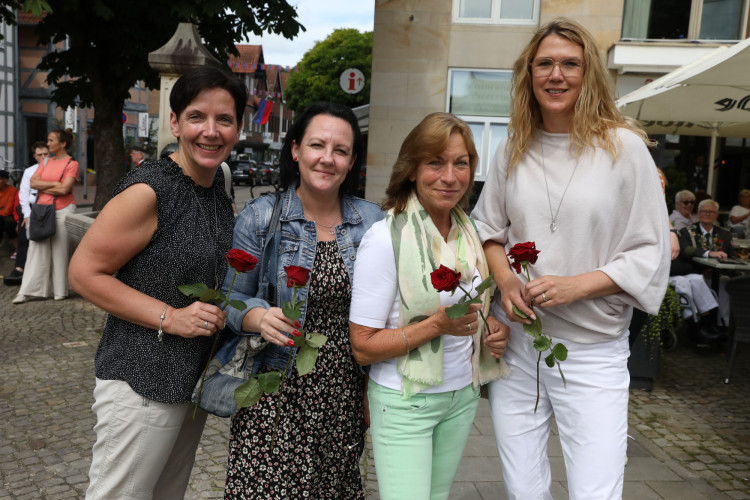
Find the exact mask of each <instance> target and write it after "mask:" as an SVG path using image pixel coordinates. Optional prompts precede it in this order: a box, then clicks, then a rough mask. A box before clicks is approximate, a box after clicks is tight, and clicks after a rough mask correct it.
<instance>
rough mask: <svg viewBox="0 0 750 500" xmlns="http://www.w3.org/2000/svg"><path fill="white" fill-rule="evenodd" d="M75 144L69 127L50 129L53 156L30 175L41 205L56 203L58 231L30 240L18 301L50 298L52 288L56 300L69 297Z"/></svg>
mask: <svg viewBox="0 0 750 500" xmlns="http://www.w3.org/2000/svg"><path fill="white" fill-rule="evenodd" d="M72 145H73V134H72V133H71V132H70V131H69V130H62V129H57V130H53V131H52V132H50V133H49V135H48V136H47V149H48V150H49V153H50V155H51V156H50V157H48V158H45V159H43V160H42V164H41V165H40V166H39V167H38V168H37V170H36V171H35V172H34V173H33V174H32V175H31V178H30V179H29V186H30V188H31V189H36V190H37V192H38V199H37V203H38V204H39V205H51V204H52V203H54V204H55V234H54V235H53V236H51V237H50V238H47V239H45V240H41V241H31V242H30V243H29V253H28V257H27V262H26V265H25V267H24V273H23V279H22V280H21V288H20V289H19V290H18V295H16V297H15V298H14V299H13V303H14V304H22V303H24V302H26V301H27V300H29V298H30V297H37V298H48V297H49V296H50V292H51V293H52V294H54V297H55V300H64V299H66V298H67V297H68V291H69V286H68V261H69V260H70V242H69V241H68V230H67V228H66V227H65V217H66V216H67V215H68V214H72V213H75V211H76V206H75V197H74V196H73V186H74V185H75V182H76V178H77V177H78V162H77V161H75V160H74V159H73V158H72V157H71V156H70V153H69V151H68V149H69V148H70V147H72Z"/></svg>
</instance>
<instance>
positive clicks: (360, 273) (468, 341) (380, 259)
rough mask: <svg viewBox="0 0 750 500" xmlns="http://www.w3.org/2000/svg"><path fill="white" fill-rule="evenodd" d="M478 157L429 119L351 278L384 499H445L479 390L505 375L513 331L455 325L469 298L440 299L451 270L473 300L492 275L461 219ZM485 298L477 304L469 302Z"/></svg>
mask: <svg viewBox="0 0 750 500" xmlns="http://www.w3.org/2000/svg"><path fill="white" fill-rule="evenodd" d="M476 166H477V151H476V148H475V147H474V141H473V139H472V135H471V130H470V129H469V127H468V126H467V125H466V123H464V122H463V121H461V120H460V119H458V118H456V117H455V116H453V115H450V114H448V113H433V114H431V115H428V116H427V117H426V118H425V119H424V120H422V122H421V123H420V124H419V125H417V126H416V127H415V128H414V129H413V130H412V131H411V132H410V133H409V135H408V136H407V137H406V139H405V140H404V143H403V144H402V146H401V150H400V152H399V155H398V158H397V159H396V164H395V165H394V167H393V172H392V173H391V181H390V184H389V185H388V189H387V191H386V196H387V198H386V201H385V204H384V208H385V209H387V210H388V213H387V216H386V220H384V221H381V222H377V223H375V224H373V226H372V228H371V229H370V231H368V232H367V234H366V235H365V237H364V238H363V239H362V244H361V245H360V247H359V254H358V256H357V263H356V265H355V269H354V290H353V292H352V306H351V314H350V328H351V333H350V335H351V339H352V350H353V352H354V357H355V358H356V359H357V361H358V362H359V363H360V364H362V365H369V366H370V381H369V387H368V391H367V393H368V397H369V402H370V422H371V427H370V433H371V435H372V442H373V450H374V453H375V468H376V469H377V471H378V493H379V494H380V498H382V499H384V500H393V499H405V498H410V499H411V498H415V499H416V498H418V499H427V498H429V499H431V500H437V499H446V498H448V495H449V494H450V488H451V484H452V483H453V478H454V476H455V474H456V470H457V469H458V464H459V462H460V460H461V455H462V453H463V449H464V447H465V445H466V441H467V440H468V437H469V431H470V430H471V426H472V423H473V421H474V415H475V413H476V409H477V404H478V402H479V385H480V384H483V383H486V382H488V381H490V380H493V379H495V378H498V377H500V376H503V375H507V369H506V366H505V363H504V362H503V361H502V360H500V357H501V356H502V354H503V352H504V351H505V347H506V345H507V336H508V327H507V326H505V325H503V324H501V323H500V322H498V321H496V320H495V319H494V318H489V330H487V329H485V326H484V324H483V322H482V320H481V318H480V316H479V314H478V311H479V310H480V309H482V310H484V313H485V317H486V312H487V309H488V308H489V299H490V296H489V295H490V294H489V291H486V292H485V293H483V294H481V297H482V304H472V305H471V306H470V307H469V310H468V312H467V313H466V314H465V315H463V316H461V317H458V318H457V319H450V318H449V317H448V316H447V314H446V312H445V311H446V308H447V307H449V306H451V305H453V304H455V303H456V302H458V300H459V298H460V297H461V296H462V295H463V294H462V293H461V291H460V290H457V292H456V293H455V294H451V293H450V292H447V291H438V290H436V289H435V287H434V286H433V284H432V282H431V278H430V274H431V273H432V272H433V271H434V270H436V269H438V268H439V267H440V266H441V265H444V266H446V267H448V268H450V269H452V270H454V271H456V272H460V273H461V286H462V287H463V288H464V289H465V290H473V287H474V286H476V285H478V284H479V283H481V282H482V280H483V279H484V278H486V277H487V276H488V275H489V273H488V270H487V264H486V262H485V258H484V252H483V251H482V244H481V242H480V241H479V237H478V235H477V232H476V229H475V228H474V225H473V223H472V222H471V220H469V218H468V217H467V215H466V214H465V213H464V211H463V209H462V208H461V207H462V205H464V204H465V203H466V201H467V197H468V194H469V193H471V187H472V184H473V182H474V172H475V169H476ZM472 295H476V293H472Z"/></svg>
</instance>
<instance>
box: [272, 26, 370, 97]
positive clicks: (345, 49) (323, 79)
mask: <svg viewBox="0 0 750 500" xmlns="http://www.w3.org/2000/svg"><path fill="white" fill-rule="evenodd" d="M298 66H299V72H298V73H292V74H291V75H290V76H289V82H288V84H287V88H286V100H287V104H288V105H289V107H290V108H292V109H293V110H295V111H301V110H303V109H304V108H306V107H307V106H309V105H310V104H312V103H314V102H317V101H335V102H340V103H342V104H346V105H347V106H350V107H356V106H362V105H363V104H367V103H369V102H370V75H371V73H372V32H371V31H368V32H365V33H360V32H359V31H357V30H355V29H337V30H334V31H333V33H331V34H330V35H329V36H328V38H326V39H325V40H323V41H322V42H318V43H316V44H315V46H314V47H313V48H312V49H310V50H308V51H307V52H306V53H305V55H304V56H303V57H302V60H301V61H300V63H299V65H298ZM348 68H356V69H358V70H360V71H361V72H362V73H363V74H364V75H365V87H364V88H363V89H362V90H361V91H360V92H359V93H357V94H347V93H346V92H344V91H343V90H341V87H340V86H339V78H340V77H341V73H343V72H344V70H345V69H348Z"/></svg>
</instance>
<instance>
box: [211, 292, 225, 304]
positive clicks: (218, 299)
mask: <svg viewBox="0 0 750 500" xmlns="http://www.w3.org/2000/svg"><path fill="white" fill-rule="evenodd" d="M226 301H227V296H226V295H224V292H222V291H221V290H216V298H215V299H214V302H215V303H217V304H221V303H222V302H226Z"/></svg>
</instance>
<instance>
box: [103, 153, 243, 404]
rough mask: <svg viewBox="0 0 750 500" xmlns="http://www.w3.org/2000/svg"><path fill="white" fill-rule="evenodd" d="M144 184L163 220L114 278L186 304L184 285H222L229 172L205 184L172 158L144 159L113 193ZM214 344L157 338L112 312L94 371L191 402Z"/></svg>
mask: <svg viewBox="0 0 750 500" xmlns="http://www.w3.org/2000/svg"><path fill="white" fill-rule="evenodd" d="M141 182H142V183H145V184H148V185H149V186H150V187H151V188H152V189H153V190H154V191H155V192H156V210H157V215H158V225H157V228H156V232H155V233H154V235H153V237H152V238H151V241H150V242H149V244H148V245H147V246H146V248H144V249H143V250H142V251H141V252H140V253H139V254H138V255H136V256H135V257H133V258H132V259H131V260H130V261H129V262H128V263H127V264H125V265H124V266H123V267H122V268H121V269H120V270H119V271H117V273H115V277H116V278H118V279H119V280H120V281H122V282H123V283H125V284H127V285H128V286H130V287H132V288H135V289H136V290H138V291H141V292H143V293H145V294H146V295H149V296H151V297H154V298H156V299H159V300H161V301H164V302H165V303H166V304H169V305H170V306H172V307H174V308H177V309H179V308H183V307H187V306H188V305H190V303H192V302H193V301H194V300H195V299H190V298H188V297H186V296H185V295H183V294H182V293H181V292H180V291H179V290H178V289H177V287H178V286H180V285H187V284H192V283H198V282H200V283H205V284H206V285H207V286H209V287H214V286H216V285H219V286H220V285H221V282H222V280H223V278H224V276H225V274H226V271H227V263H226V260H225V258H224V257H223V256H224V255H225V254H226V253H227V252H228V251H229V249H230V248H231V246H232V228H233V225H234V216H233V214H232V208H231V204H230V201H229V197H228V196H227V194H226V192H225V190H224V175H223V173H222V171H221V169H218V170H217V172H216V178H215V179H214V184H213V186H211V187H210V188H203V187H201V186H198V185H197V184H195V183H194V182H193V181H192V179H190V177H188V176H187V175H185V174H184V173H183V171H182V169H181V168H180V167H179V165H177V163H175V162H174V161H172V160H171V159H169V158H167V159H163V160H159V161H153V162H145V163H144V164H143V165H142V166H141V167H139V168H138V169H136V170H133V171H131V172H130V173H128V175H126V176H125V178H124V179H123V180H122V181H121V182H120V184H119V185H118V186H117V189H115V193H114V194H115V195H117V194H118V193H120V192H122V191H123V190H124V189H126V188H127V187H129V186H131V185H133V184H136V183H141ZM217 280H218V281H217ZM211 341H212V338H211V337H196V338H184V337H180V336H177V335H169V334H165V335H164V338H163V341H162V342H159V341H158V340H157V333H156V331H155V330H152V329H150V328H146V327H143V326H139V325H135V324H133V323H130V322H128V321H125V320H123V319H120V318H117V317H115V316H112V315H109V317H108V318H107V324H106V326H105V327H104V334H103V335H102V339H101V342H100V343H99V347H98V348H97V351H96V359H95V368H96V376H97V378H99V379H102V380H122V381H124V382H127V383H128V384H129V385H130V387H131V388H132V389H133V390H134V391H135V392H137V393H138V394H140V395H142V396H144V397H146V398H149V399H152V400H155V401H159V402H162V403H169V404H180V403H187V402H189V401H190V397H191V394H192V392H193V388H194V387H195V383H196V381H197V380H198V378H199V377H200V374H201V372H202V370H203V367H204V366H205V363H206V362H207V360H208V354H209V351H210V349H211Z"/></svg>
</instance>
